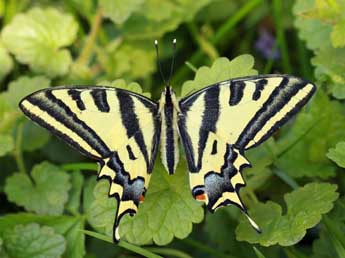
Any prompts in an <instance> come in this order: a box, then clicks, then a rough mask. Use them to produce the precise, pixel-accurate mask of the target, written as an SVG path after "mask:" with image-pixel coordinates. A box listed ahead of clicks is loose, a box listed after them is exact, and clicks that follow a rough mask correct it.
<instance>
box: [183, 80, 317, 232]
mask: <svg viewBox="0 0 345 258" xmlns="http://www.w3.org/2000/svg"><path fill="white" fill-rule="evenodd" d="M314 91H315V86H314V85H313V84H311V83H309V82H307V81H304V80H302V79H300V78H297V77H292V76H287V75H262V76H253V77H244V78H238V79H234V80H230V81H224V82H221V83H218V84H215V85H212V86H209V87H206V88H205V89H202V90H200V91H198V92H196V93H194V94H192V95H191V96H188V97H186V98H184V99H182V100H180V102H179V104H180V109H181V114H180V116H179V121H178V126H179V133H180V136H181V140H182V143H183V146H184V149H185V152H186V155H187V161H188V166H189V170H190V187H191V190H192V194H193V196H194V198H196V199H197V200H199V201H204V202H205V203H206V205H207V207H208V209H209V210H210V211H212V212H213V211H215V210H216V209H217V208H219V207H221V206H225V205H229V204H235V205H236V206H238V207H239V208H240V209H241V210H242V211H243V212H244V213H245V214H246V215H247V217H248V214H247V211H246V208H245V206H244V205H243V203H242V202H241V199H240V197H239V189H240V187H242V186H244V185H245V182H244V180H243V178H242V175H241V170H242V169H243V168H244V167H246V166H250V163H249V162H248V161H247V160H246V158H245V157H244V151H245V150H247V149H249V148H252V147H254V146H257V145H259V144H260V143H262V142H263V141H264V140H266V139H267V138H268V137H269V136H271V135H272V133H273V132H274V131H276V130H277V129H278V128H279V127H281V126H282V125H283V124H284V123H285V122H286V121H287V120H288V119H289V118H290V117H291V116H293V115H294V114H295V113H297V112H298V111H299V110H300V109H301V108H302V106H303V105H304V104H305V103H306V102H307V101H308V100H309V99H310V97H311V96H312V95H313V93H314ZM248 219H249V220H250V222H251V224H252V226H253V227H254V228H255V229H256V230H258V231H260V229H259V227H258V226H257V225H256V224H255V223H254V221H252V220H251V219H250V218H249V217H248Z"/></svg>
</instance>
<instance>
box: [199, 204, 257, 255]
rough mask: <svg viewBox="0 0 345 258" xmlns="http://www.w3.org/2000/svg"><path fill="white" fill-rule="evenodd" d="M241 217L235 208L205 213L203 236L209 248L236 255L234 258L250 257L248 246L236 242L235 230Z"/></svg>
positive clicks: (244, 243) (251, 253)
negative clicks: (205, 237)
mask: <svg viewBox="0 0 345 258" xmlns="http://www.w3.org/2000/svg"><path fill="white" fill-rule="evenodd" d="M240 216H242V214H241V212H240V211H239V210H238V209H237V208H236V207H227V208H224V209H220V210H219V211H217V212H215V213H214V214H212V213H206V219H205V221H204V227H203V235H205V236H207V239H208V241H209V243H212V244H209V246H212V247H216V248H215V250H217V251H218V252H224V253H228V254H231V255H233V254H236V257H252V255H253V252H252V251H251V250H249V247H250V245H249V244H248V243H246V242H238V241H237V240H236V235H235V230H234V229H235V228H236V225H237V224H238V218H239V217H240Z"/></svg>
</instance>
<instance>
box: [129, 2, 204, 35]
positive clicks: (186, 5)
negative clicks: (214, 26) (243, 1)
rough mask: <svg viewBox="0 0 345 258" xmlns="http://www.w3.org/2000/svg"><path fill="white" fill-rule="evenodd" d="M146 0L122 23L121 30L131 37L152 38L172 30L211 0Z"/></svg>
mask: <svg viewBox="0 0 345 258" xmlns="http://www.w3.org/2000/svg"><path fill="white" fill-rule="evenodd" d="M157 2H158V1H157V0H146V1H144V3H143V5H142V6H141V8H140V9H138V10H137V11H136V12H135V13H134V14H133V15H132V16H131V17H130V18H129V19H128V20H127V21H126V22H125V23H124V24H123V27H122V32H123V34H124V35H125V37H127V38H131V39H152V38H154V37H157V38H159V37H161V36H162V35H163V34H164V33H165V32H168V31H172V30H174V29H176V28H177V27H178V25H180V24H181V23H182V22H185V21H191V20H192V18H193V17H194V16H195V15H196V14H197V13H198V11H200V10H201V9H202V8H203V7H204V6H206V5H207V4H209V3H210V2H211V0H199V1H193V0H183V1H159V4H157Z"/></svg>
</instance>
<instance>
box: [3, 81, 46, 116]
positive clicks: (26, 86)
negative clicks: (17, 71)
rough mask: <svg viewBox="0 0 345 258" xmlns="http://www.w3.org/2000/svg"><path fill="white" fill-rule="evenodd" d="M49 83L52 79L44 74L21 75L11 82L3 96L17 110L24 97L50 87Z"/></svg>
mask: <svg viewBox="0 0 345 258" xmlns="http://www.w3.org/2000/svg"><path fill="white" fill-rule="evenodd" d="M49 85H50V80H49V79H48V78H46V77H44V76H35V77H28V76H21V77H19V78H18V79H16V80H15V81H12V82H10V84H9V86H8V90H7V91H6V92H3V93H1V96H2V98H3V100H4V101H5V102H6V104H7V105H8V106H9V107H10V108H12V109H16V110H17V109H18V103H19V101H20V100H21V99H22V98H24V97H25V96H27V95H29V94H31V93H33V92H35V91H38V90H40V89H44V88H48V87H49Z"/></svg>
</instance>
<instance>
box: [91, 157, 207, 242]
mask: <svg viewBox="0 0 345 258" xmlns="http://www.w3.org/2000/svg"><path fill="white" fill-rule="evenodd" d="M184 167H185V164H183V166H180V167H178V169H177V171H176V173H175V174H174V176H169V175H168V174H167V173H166V172H165V170H164V168H163V166H162V165H161V163H160V162H157V163H156V166H155V170H154V172H153V174H152V178H151V182H150V186H149V189H148V191H147V194H146V197H145V202H144V203H143V204H141V205H140V207H139V211H138V213H137V214H136V216H134V217H133V218H132V217H129V216H125V217H124V218H123V220H122V221H121V225H120V235H121V237H123V238H124V239H125V240H127V241H128V242H130V243H133V244H137V245H143V244H148V243H151V242H152V241H153V242H155V243H156V244H158V245H166V244H168V243H169V242H171V241H172V239H173V237H174V236H175V237H177V238H185V237H187V236H188V235H189V234H190V233H191V231H192V224H193V223H199V222H201V221H202V219H203V216H204V213H203V209H202V207H201V204H200V203H198V202H197V201H195V200H194V199H193V198H192V196H191V194H190V189H189V186H188V180H187V173H185V170H184V169H183V168H184ZM108 192H109V183H108V182H104V181H101V182H99V183H98V184H97V186H96V187H95V190H94V197H95V199H94V201H93V203H92V205H91V208H90V212H89V215H88V219H89V222H90V224H91V225H93V226H94V227H95V228H96V229H98V230H100V231H101V232H105V233H106V234H107V235H112V233H113V232H112V231H113V223H114V214H115V210H116V201H115V199H114V198H112V199H108V197H107V196H108ZM176 221H178V223H176Z"/></svg>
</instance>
